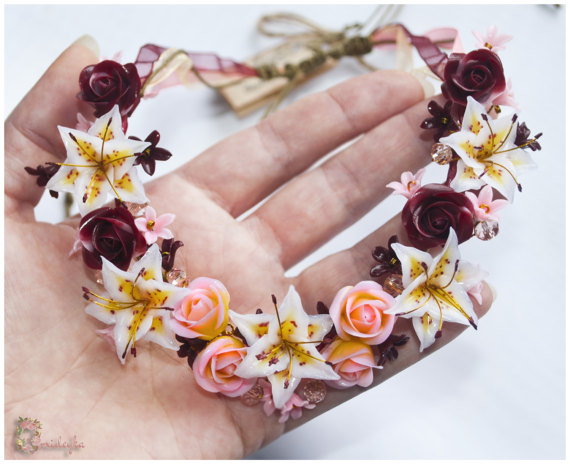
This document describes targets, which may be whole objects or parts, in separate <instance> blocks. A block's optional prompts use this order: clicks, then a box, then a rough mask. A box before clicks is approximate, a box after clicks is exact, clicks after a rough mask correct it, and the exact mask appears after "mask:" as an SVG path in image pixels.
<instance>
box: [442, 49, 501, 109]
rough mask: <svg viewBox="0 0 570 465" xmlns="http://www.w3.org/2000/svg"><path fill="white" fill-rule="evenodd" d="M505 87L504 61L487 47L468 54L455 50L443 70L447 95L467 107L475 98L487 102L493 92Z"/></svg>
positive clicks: (498, 91)
mask: <svg viewBox="0 0 570 465" xmlns="http://www.w3.org/2000/svg"><path fill="white" fill-rule="evenodd" d="M504 89H505V76H504V73H503V64H502V63H501V60H500V58H499V56H498V55H497V54H496V53H494V52H492V51H491V50H488V49H486V48H480V49H478V50H473V51H472V52H469V53H468V54H467V55H465V54H463V53H452V54H451V55H449V58H448V60H447V62H446V64H445V68H444V71H443V84H442V85H441V92H442V94H443V96H444V97H445V98H447V99H449V100H452V101H453V102H454V103H456V104H458V105H460V106H465V104H466V103H467V98H468V97H471V98H474V99H475V100H477V101H478V102H481V103H486V102H487V101H488V100H489V99H490V98H491V97H492V96H493V95H495V94H498V93H500V92H502V91H503V90H504Z"/></svg>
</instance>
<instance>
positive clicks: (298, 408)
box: [277, 393, 316, 423]
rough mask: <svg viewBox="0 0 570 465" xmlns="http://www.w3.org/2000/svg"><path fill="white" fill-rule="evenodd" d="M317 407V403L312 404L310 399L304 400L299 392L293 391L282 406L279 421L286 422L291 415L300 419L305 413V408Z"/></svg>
mask: <svg viewBox="0 0 570 465" xmlns="http://www.w3.org/2000/svg"><path fill="white" fill-rule="evenodd" d="M315 407H316V405H315V404H311V403H310V402H309V401H308V400H303V399H301V397H299V396H298V395H297V394H295V393H293V395H292V396H291V398H290V399H289V400H288V401H287V403H286V404H285V405H284V406H283V407H281V410H280V413H281V415H280V416H279V420H277V421H278V422H279V423H285V422H286V421H287V420H288V419H289V417H291V418H292V419H293V420H298V419H299V418H301V416H302V415H303V409H304V408H306V409H308V410H311V409H314V408H315Z"/></svg>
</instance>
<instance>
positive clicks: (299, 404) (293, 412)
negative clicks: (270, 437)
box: [257, 379, 316, 423]
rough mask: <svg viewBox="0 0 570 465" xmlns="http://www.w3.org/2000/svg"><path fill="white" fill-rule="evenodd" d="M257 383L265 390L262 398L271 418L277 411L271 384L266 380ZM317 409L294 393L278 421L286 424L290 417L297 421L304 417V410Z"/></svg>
mask: <svg viewBox="0 0 570 465" xmlns="http://www.w3.org/2000/svg"><path fill="white" fill-rule="evenodd" d="M257 382H258V383H259V385H260V386H261V387H262V389H263V396H262V397H261V401H262V402H263V411H264V412H265V414H266V415H267V416H270V415H272V414H273V413H274V412H275V410H276V408H275V405H274V404H273V397H272V395H271V384H270V383H268V382H267V381H265V380H264V379H259V380H257ZM315 407H316V405H315V404H311V403H310V402H309V401H307V400H303V399H301V397H299V395H297V394H295V393H293V395H292V396H291V398H290V399H289V400H288V401H287V403H286V404H285V405H284V406H283V407H282V408H281V409H280V413H281V416H280V417H279V420H278V421H279V423H285V422H286V421H287V420H288V419H289V417H291V418H292V419H293V420H297V419H298V418H301V416H302V415H303V408H306V409H309V410H311V409H314V408H315Z"/></svg>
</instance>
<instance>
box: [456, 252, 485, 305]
mask: <svg viewBox="0 0 570 465" xmlns="http://www.w3.org/2000/svg"><path fill="white" fill-rule="evenodd" d="M488 274H489V273H487V272H486V271H483V270H482V269H481V268H480V267H479V265H477V266H475V265H473V264H472V263H469V262H466V261H463V260H462V261H460V262H459V267H458V268H457V275H456V276H455V280H456V281H457V282H459V283H461V284H462V285H463V287H464V288H465V289H466V290H467V294H469V296H470V297H471V298H472V299H474V300H475V301H476V302H477V303H478V304H479V305H481V304H482V303H483V296H482V295H481V292H482V291H483V280H484V279H485V278H486V277H487V275H488Z"/></svg>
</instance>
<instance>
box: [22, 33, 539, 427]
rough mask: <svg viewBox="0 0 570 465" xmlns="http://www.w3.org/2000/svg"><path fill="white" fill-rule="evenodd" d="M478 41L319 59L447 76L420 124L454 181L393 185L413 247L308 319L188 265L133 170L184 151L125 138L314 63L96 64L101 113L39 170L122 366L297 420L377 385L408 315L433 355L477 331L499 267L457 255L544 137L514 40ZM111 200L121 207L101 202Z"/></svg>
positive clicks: (365, 41) (65, 132)
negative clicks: (409, 52)
mask: <svg viewBox="0 0 570 465" xmlns="http://www.w3.org/2000/svg"><path fill="white" fill-rule="evenodd" d="M474 34H475V36H476V38H477V39H478V48H477V49H475V50H473V51H471V52H469V53H464V52H463V51H462V50H460V48H459V47H460V45H459V44H460V41H458V40H456V41H455V43H454V46H453V50H452V51H451V53H450V54H449V55H447V54H446V53H445V52H443V51H442V50H441V49H440V46H441V43H440V46H438V45H436V41H435V40H432V39H431V38H430V35H429V34H426V35H425V36H415V35H413V34H411V33H410V32H409V31H408V30H407V29H406V28H405V27H404V26H402V25H398V24H397V25H390V26H388V27H384V28H381V29H378V30H375V31H374V32H372V33H371V34H370V35H369V36H366V37H360V36H356V37H350V38H348V39H347V40H346V43H347V44H348V43H350V44H352V45H351V47H352V48H350V47H349V46H348V45H344V46H343V47H341V48H339V47H336V48H333V47H331V48H330V49H329V50H328V51H325V52H323V51H322V50H321V51H320V52H319V53H320V54H321V55H322V54H323V53H324V54H325V55H326V56H325V59H328V58H332V59H336V60H338V59H340V58H341V57H342V56H346V55H358V54H361V55H362V54H365V53H368V52H369V51H370V50H371V49H372V48H373V47H376V46H380V45H384V44H387V43H392V44H393V43H398V42H399V43H402V41H405V43H406V44H408V46H410V47H411V46H413V47H415V49H416V50H417V52H418V53H419V55H420V57H421V58H422V59H423V60H424V62H425V64H426V66H427V68H428V69H429V71H430V72H431V76H432V77H434V78H436V79H438V80H439V81H441V82H442V83H441V90H442V94H443V99H444V100H445V102H444V103H443V106H442V105H440V104H438V103H437V102H436V101H430V102H429V104H428V107H427V110H428V112H429V113H430V115H431V116H430V117H427V118H426V119H425V120H424V121H423V122H422V124H421V127H422V128H423V129H425V130H428V131H430V132H431V134H433V139H434V141H435V143H434V144H433V146H432V149H431V157H432V160H433V161H434V162H435V163H437V164H439V165H447V176H446V179H445V181H444V182H443V183H433V184H427V185H423V186H422V185H421V179H422V176H423V173H424V170H423V169H421V170H419V171H418V172H417V173H415V174H413V173H411V172H404V173H403V174H402V176H401V179H400V182H392V183H390V184H388V187H390V188H392V189H394V192H395V193H396V194H401V195H403V196H404V197H405V198H406V199H407V201H406V203H405V205H404V207H403V210H402V214H401V219H402V223H403V226H404V229H405V231H406V233H407V236H408V237H407V239H408V241H409V243H410V244H411V246H405V245H403V244H401V243H400V242H399V241H398V238H397V237H396V236H393V237H392V238H391V239H390V240H389V242H388V244H387V245H386V247H384V246H378V247H376V248H375V249H374V250H373V251H372V257H373V259H374V260H375V261H376V262H377V263H376V264H375V265H374V266H373V267H372V268H371V270H370V280H367V281H362V282H360V283H357V284H355V285H354V286H352V285H349V286H346V287H344V288H342V289H340V290H339V291H338V292H337V294H336V295H335V296H334V298H333V299H332V303H331V304H330V307H327V306H326V305H325V304H324V303H323V302H319V303H318V305H317V314H316V315H309V314H307V313H306V312H305V310H304V309H303V305H302V303H301V299H300V296H299V294H298V293H297V291H296V290H295V288H294V287H293V286H291V287H290V288H289V291H288V293H287V295H286V296H285V298H284V299H283V300H282V301H281V302H280V303H279V302H278V301H277V299H276V297H275V296H272V298H273V303H274V307H275V313H265V312H263V311H262V310H261V309H257V311H255V312H253V313H250V314H239V313H236V312H234V311H232V310H230V294H229V292H228V289H226V287H225V286H224V284H223V283H221V282H220V281H218V280H216V279H214V278H211V277H200V276H192V277H191V278H190V277H187V275H186V272H185V271H184V270H183V269H180V268H177V267H175V257H176V252H177V250H178V249H179V248H180V247H182V246H183V243H182V241H180V240H175V238H174V236H173V233H172V232H171V231H170V229H168V226H169V225H171V224H172V223H173V222H174V220H175V216H174V215H173V214H170V213H163V214H161V215H158V214H157V212H156V211H155V210H154V209H153V207H151V206H150V205H149V200H148V199H147V197H146V195H145V193H144V187H143V184H142V182H141V181H140V180H139V178H138V175H137V168H136V166H137V165H140V166H141V168H142V169H143V170H144V171H145V172H146V173H147V174H149V175H153V174H154V172H155V167H156V162H157V161H165V160H168V159H169V158H170V157H171V153H170V152H169V151H167V150H165V149H163V148H161V147H158V143H159V139H160V135H159V133H158V131H153V132H151V133H150V134H149V135H148V137H147V138H146V139H145V140H144V141H141V140H140V139H139V138H137V137H132V136H131V137H127V136H126V132H127V129H128V118H129V117H130V116H131V115H132V114H133V112H134V110H135V109H136V108H137V106H138V104H139V103H140V101H141V99H142V98H147V97H152V96H155V95H157V94H158V93H159V92H160V91H161V90H162V89H164V88H167V87H169V86H172V85H177V84H188V83H189V82H191V81H192V80H195V79H196V78H197V79H198V80H200V81H201V82H203V83H206V84H207V85H209V86H211V87H218V88H219V87H222V85H220V84H219V83H220V82H224V84H223V85H230V84H231V83H233V82H236V80H244V79H249V78H256V79H262V80H269V79H274V78H276V77H284V76H285V77H288V78H290V79H292V78H293V77H294V75H295V73H297V72H304V73H309V72H310V71H311V70H312V69H313V68H314V66H313V68H311V66H310V63H309V64H308V65H305V66H304V67H303V66H301V65H299V66H298V67H296V68H295V67H293V66H288V65H285V66H281V67H278V66H261V67H258V68H254V67H251V66H248V65H245V64H242V63H237V62H234V61H232V60H227V59H222V58H220V57H218V56H216V55H213V54H199V53H192V52H185V51H182V50H178V49H167V48H163V47H158V46H156V45H152V44H147V45H145V46H143V47H142V48H141V49H140V51H139V54H138V57H137V59H136V61H135V62H134V63H128V64H125V65H122V64H120V63H118V62H117V61H114V60H103V61H101V62H100V63H98V64H95V65H91V66H88V67H86V68H85V69H83V71H82V72H81V74H80V76H79V85H80V89H81V90H80V92H79V94H78V98H79V99H81V100H83V101H85V102H88V103H90V104H92V106H93V107H94V109H95V112H94V116H95V118H96V119H95V120H94V121H89V120H87V119H85V118H84V117H82V116H81V115H78V124H77V127H76V128H64V127H59V131H60V134H61V138H62V139H63V142H64V144H65V147H66V151H67V158H66V160H65V161H64V162H63V163H46V164H44V165H40V166H38V167H37V168H35V169H34V168H30V167H27V168H26V170H27V171H28V173H30V174H32V175H35V176H37V184H38V185H40V186H45V187H46V189H48V190H49V191H50V193H51V194H52V196H55V197H57V195H58V193H59V192H64V193H70V194H71V195H73V196H74V199H75V202H76V204H77V206H78V208H79V213H80V215H81V216H82V218H81V221H80V224H79V228H78V234H77V240H76V243H75V245H74V247H73V250H72V253H73V254H75V253H79V252H80V253H81V255H82V258H83V262H84V264H85V265H86V266H87V267H88V268H90V269H93V270H95V275H94V281H96V285H94V286H92V287H91V288H87V287H83V296H84V298H85V299H86V300H87V302H88V304H87V306H86V308H85V311H86V313H87V314H88V315H90V316H92V317H94V318H95V319H97V320H99V321H101V322H103V323H105V324H106V325H107V327H106V328H105V329H102V330H98V331H97V332H98V333H100V334H101V335H102V336H104V337H105V338H106V339H107V340H108V341H109V342H110V343H111V345H112V346H113V347H114V349H115V350H116V353H117V356H118V358H119V360H120V362H121V363H123V364H124V363H125V362H126V360H127V358H128V356H129V355H132V356H133V357H136V354H137V348H136V346H137V343H138V342H140V341H141V340H142V339H147V340H150V341H152V342H154V343H156V344H159V345H161V346H163V347H165V348H166V349H170V350H176V351H177V352H178V355H179V356H180V357H185V358H187V361H188V365H189V366H190V368H191V369H192V371H193V373H194V379H195V381H196V383H197V384H198V385H199V386H200V387H201V388H202V389H204V390H206V391H209V392H212V393H219V394H221V395H225V396H228V397H239V398H240V399H241V401H242V402H243V403H244V404H246V405H248V406H253V405H256V404H259V403H263V409H264V412H265V413H266V414H267V415H272V414H273V413H274V412H277V413H278V414H279V422H285V421H286V420H287V419H289V418H290V417H291V418H298V417H299V416H301V414H302V410H303V409H312V408H314V407H315V405H316V404H317V403H319V402H322V401H323V400H324V398H325V396H326V393H327V387H328V388H334V389H345V388H348V387H352V386H355V385H358V386H361V387H368V386H370V385H371V384H372V382H373V370H375V369H381V368H382V366H383V365H384V364H385V363H387V362H390V361H393V360H394V359H395V358H396V357H397V356H398V350H402V349H401V347H402V346H403V345H404V344H405V343H406V342H407V340H408V337H407V336H404V335H395V334H393V328H394V323H395V321H396V319H397V318H408V319H411V320H412V325H413V328H414V330H415V333H416V335H417V337H418V339H419V342H420V351H423V350H424V349H426V348H427V347H429V346H431V345H432V344H434V343H435V342H436V340H437V339H438V338H439V337H440V336H441V334H442V330H443V324H444V322H453V323H460V324H464V325H471V326H473V327H474V328H475V329H476V328H477V315H476V314H475V311H474V309H473V303H472V299H473V300H475V301H477V302H479V303H481V302H482V297H481V290H482V280H483V279H484V278H485V276H486V273H485V272H483V271H482V270H481V269H480V268H479V267H478V266H475V265H472V264H470V263H469V262H466V261H464V260H462V259H461V255H460V252H459V247H458V245H459V244H461V243H463V242H465V241H467V240H468V239H470V238H472V237H477V238H478V239H480V240H483V241H487V240H490V239H492V238H493V237H495V236H496V235H497V234H498V231H499V223H498V221H499V217H498V212H499V210H500V209H502V208H503V207H505V206H506V205H507V204H508V203H510V202H512V201H513V198H514V195H515V192H516V191H517V190H519V191H521V190H522V188H521V185H520V183H519V180H518V177H519V175H520V174H521V173H523V172H524V171H525V170H526V169H527V168H531V167H533V166H534V163H533V162H532V160H531V157H530V155H529V152H528V151H529V150H530V151H536V150H540V149H541V147H540V144H539V143H538V141H537V139H538V138H539V137H540V136H541V134H537V135H536V136H534V137H532V138H530V137H529V136H530V130H529V129H528V128H527V126H526V124H525V123H519V122H518V117H517V114H515V113H514V112H513V111H512V110H509V109H507V108H505V107H511V108H514V109H518V107H517V105H516V103H515V101H514V98H513V94H512V91H511V81H510V80H509V81H506V79H505V76H504V71H503V66H502V63H501V60H500V58H499V56H498V54H497V53H498V52H499V51H500V50H501V49H502V48H504V44H505V43H506V42H508V41H509V40H510V39H511V37H510V36H506V35H498V34H497V30H496V29H495V28H494V27H491V28H489V29H488V32H487V34H486V35H482V34H479V33H474ZM440 42H441V41H440ZM354 44H357V47H356V48H355V46H354ZM317 55H318V54H317ZM321 55H319V56H321ZM319 60H321V61H322V56H321V58H319ZM313 61H314V60H313ZM317 61H318V60H317ZM313 65H314V63H313ZM228 83H229V84H228ZM110 197H112V198H114V199H115V205H114V206H104V205H105V204H106V202H107V201H108V200H109V198H110ZM93 287H96V288H100V289H95V290H93ZM252 310H253V309H252Z"/></svg>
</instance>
